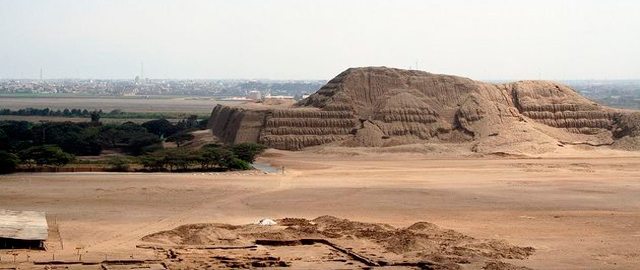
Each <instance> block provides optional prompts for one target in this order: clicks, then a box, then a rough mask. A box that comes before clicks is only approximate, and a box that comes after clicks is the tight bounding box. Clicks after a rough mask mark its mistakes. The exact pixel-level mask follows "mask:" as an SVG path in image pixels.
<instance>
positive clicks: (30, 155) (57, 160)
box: [0, 145, 76, 174]
mask: <svg viewBox="0 0 640 270" xmlns="http://www.w3.org/2000/svg"><path fill="white" fill-rule="evenodd" d="M75 158H76V157H75V156H74V155H72V154H69V153H66V152H64V151H62V149H61V148H60V147H57V146H54V145H42V146H33V147H29V148H27V149H24V150H22V151H20V152H18V153H17V154H14V153H9V152H6V151H0V173H3V174H4V173H11V172H13V171H15V169H16V168H17V167H18V165H20V164H24V165H25V166H27V167H28V168H33V167H34V166H36V165H37V166H45V165H51V166H64V165H66V164H68V163H70V162H72V161H74V160H75Z"/></svg>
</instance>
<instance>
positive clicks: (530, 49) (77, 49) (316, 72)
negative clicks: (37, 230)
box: [0, 0, 640, 79]
mask: <svg viewBox="0 0 640 270" xmlns="http://www.w3.org/2000/svg"><path fill="white" fill-rule="evenodd" d="M639 14H640V1H638V0H542V1H540V0H536V1H532V0H526V1H517V0H510V1H507V0H504V1H472V0H468V1H462V0H459V1H444V0H434V1H431V0H415V1H411V0H387V1H375V0H358V1H356V0H335V1H334V0H316V1H304V0H227V1H215V0H209V1H188V0H187V1H159V0H153V1H152V0H149V1H140V0H138V1H118V0H115V1H114V0H109V1H106V0H105V1H86V0H77V1H54V0H50V1H30V0H0V78H20V77H30V78H37V77H38V76H39V75H38V74H39V70H40V68H42V69H43V70H44V77H45V78H68V77H73V78H133V77H135V76H136V75H138V74H139V73H140V63H141V62H144V66H145V77H149V78H180V79H182V78H204V79H208V78H211V79H213V78H215V79H229V78H231V79H233V78H270V79H330V78H332V77H333V76H335V75H336V74H338V73H340V72H341V71H343V70H344V69H346V68H348V67H356V66H392V67H399V68H409V67H412V68H415V67H416V61H417V62H418V64H417V68H418V69H421V70H426V71H429V72H434V73H447V74H456V75H462V76H466V77H471V78H474V79H538V78H542V79H605V78H606V79H640V15H639Z"/></svg>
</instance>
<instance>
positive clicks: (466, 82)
mask: <svg viewBox="0 0 640 270" xmlns="http://www.w3.org/2000/svg"><path fill="white" fill-rule="evenodd" d="M256 113H258V112H255V111H248V110H244V109H238V108H225V107H223V106H218V107H216V108H215V109H214V111H213V113H212V118H211V123H210V126H211V128H212V129H213V132H214V135H217V136H219V137H222V138H223V140H225V141H227V142H229V143H234V142H239V141H247V140H253V141H256V142H260V143H263V144H266V145H267V146H270V147H275V148H279V149H288V150H297V149H301V148H304V147H308V146H314V145H321V144H327V143H334V144H338V145H344V146H389V145H399V144H407V143H416V142H424V141H430V142H469V143H475V144H476V145H475V146H474V147H475V148H476V149H487V151H491V149H492V148H496V147H498V148H499V146H501V145H502V146H504V145H506V144H513V145H514V147H518V145H520V144H545V145H547V146H552V145H556V146H557V145H558V144H563V143H577V144H579V143H587V144H593V145H611V144H615V140H616V139H621V138H625V140H626V141H629V140H631V144H633V142H635V139H630V138H635V137H636V135H638V133H639V132H638V126H639V125H638V123H639V121H638V119H639V118H640V117H638V116H637V115H638V114H637V113H630V112H625V111H621V110H614V109H611V108H606V107H602V106H600V105H597V104H594V103H593V102H591V101H589V100H587V99H585V98H583V97H582V96H580V95H579V94H578V93H576V92H575V91H573V90H572V89H570V88H568V87H566V86H563V85H559V84H556V83H553V82H546V81H521V82H515V83H508V84H500V85H498V84H489V83H483V82H477V81H473V80H470V79H467V78H462V77H457V76H449V75H437V74H431V73H427V72H422V71H415V70H401V69H392V68H384V67H368V68H352V69H348V70H346V71H344V72H342V73H341V74H339V75H338V76H336V77H335V78H334V79H332V80H331V81H329V82H328V83H327V84H326V85H325V86H324V87H322V88H321V89H320V90H318V91H317V92H316V93H315V94H313V95H311V96H310V97H309V98H307V99H305V100H303V101H301V102H300V103H299V104H298V107H297V108H290V109H277V110H273V109H272V110H265V111H261V112H259V113H258V114H259V116H256ZM238 134H241V135H242V136H238ZM248 134H252V135H248ZM256 134H257V135H256ZM494 150H495V149H494Z"/></svg>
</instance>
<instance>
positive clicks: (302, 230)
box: [143, 216, 534, 269]
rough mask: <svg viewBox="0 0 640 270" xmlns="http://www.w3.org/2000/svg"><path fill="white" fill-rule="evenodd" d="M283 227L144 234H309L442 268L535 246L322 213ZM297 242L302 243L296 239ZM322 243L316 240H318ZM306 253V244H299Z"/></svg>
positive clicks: (178, 239) (171, 237)
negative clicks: (313, 217)
mask: <svg viewBox="0 0 640 270" xmlns="http://www.w3.org/2000/svg"><path fill="white" fill-rule="evenodd" d="M276 222H277V224H278V226H260V225H254V224H249V225H243V226H233V225H228V224H193V225H184V226H180V227H178V228H176V229H173V230H170V231H163V232H159V233H155V234H151V235H148V236H145V237H144V238H143V240H144V241H147V242H151V243H161V244H165V245H171V244H174V245H214V246H243V245H244V246H246V245H251V244H252V243H255V242H256V241H262V242H264V243H271V244H272V245H276V246H277V245H279V244H278V243H281V244H280V245H285V246H290V245H303V244H304V243H305V240H304V239H323V240H327V241H330V242H331V243H333V244H335V245H338V246H341V247H344V248H345V250H350V251H353V252H360V253H361V254H364V255H362V256H363V257H368V258H370V259H369V260H371V261H372V262H377V263H379V264H380V265H400V264H404V265H414V266H417V265H419V264H420V263H425V262H429V263H430V264H432V265H438V267H440V268H439V269H459V268H460V266H462V265H466V266H469V267H472V266H478V267H481V266H485V265H490V264H491V265H492V267H493V268H492V269H494V268H495V267H498V266H499V267H498V268H495V269H517V268H508V267H512V265H510V264H506V263H503V262H500V260H502V259H520V260H521V259H526V258H527V257H528V256H530V255H531V254H533V252H534V249H533V248H531V247H518V246H514V245H511V244H508V243H506V242H505V241H501V240H492V239H476V238H473V237H470V236H467V235H463V234H461V233H459V232H456V231H453V230H447V229H442V228H440V227H438V226H436V225H434V224H432V223H428V222H418V223H415V224H413V225H411V226H409V227H406V228H394V227H392V226H389V225H386V224H376V223H365V222H357V221H350V220H346V219H340V218H336V217H332V216H322V217H318V218H316V219H313V220H306V219H300V218H285V219H280V220H276ZM296 243H297V244H296ZM315 243H317V242H315ZM299 252H300V253H304V252H305V249H304V248H301V249H299Z"/></svg>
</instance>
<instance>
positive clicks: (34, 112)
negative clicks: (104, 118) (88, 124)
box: [0, 108, 104, 117]
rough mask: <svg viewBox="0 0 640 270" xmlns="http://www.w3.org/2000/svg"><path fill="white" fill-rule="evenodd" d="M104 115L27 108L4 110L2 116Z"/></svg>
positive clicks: (90, 112)
mask: <svg viewBox="0 0 640 270" xmlns="http://www.w3.org/2000/svg"><path fill="white" fill-rule="evenodd" d="M94 114H97V115H102V114H104V113H103V112H102V110H94V111H89V110H87V109H64V110H60V109H58V110H52V109H49V108H44V109H38V108H26V109H19V110H15V111H13V110H10V109H2V110H0V115H25V116H33V115H35V116H66V117H89V116H91V115H94Z"/></svg>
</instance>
